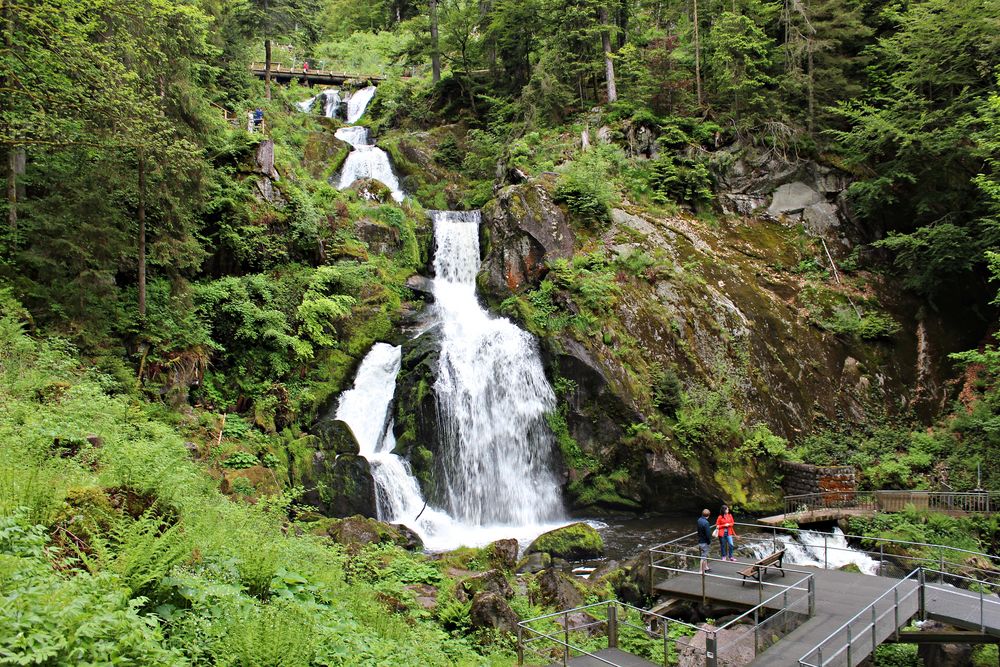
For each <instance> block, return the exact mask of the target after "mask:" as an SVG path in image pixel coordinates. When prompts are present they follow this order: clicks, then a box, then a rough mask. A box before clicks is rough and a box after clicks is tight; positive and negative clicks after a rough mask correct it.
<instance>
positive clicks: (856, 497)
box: [759, 490, 1000, 526]
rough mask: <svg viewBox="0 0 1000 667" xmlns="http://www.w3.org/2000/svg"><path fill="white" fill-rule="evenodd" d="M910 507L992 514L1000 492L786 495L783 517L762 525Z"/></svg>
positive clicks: (999, 501)
mask: <svg viewBox="0 0 1000 667" xmlns="http://www.w3.org/2000/svg"><path fill="white" fill-rule="evenodd" d="M907 507H912V508H914V509H917V510H929V511H932V512H940V513H942V514H949V515H951V516H966V515H969V514H991V513H993V512H996V511H998V510H1000V492H997V491H967V492H958V491H897V490H880V491H827V492H822V493H808V494H802V495H795V496H785V507H784V509H785V511H784V513H783V514H776V515H775V516H769V517H764V518H763V519H759V522H760V523H763V524H765V525H768V526H780V525H782V524H783V523H784V522H786V521H794V522H796V523H798V524H799V525H807V524H811V523H824V522H829V521H837V520H839V519H849V518H851V517H855V516H874V515H875V514H876V513H877V512H901V511H903V510H904V509H906V508H907Z"/></svg>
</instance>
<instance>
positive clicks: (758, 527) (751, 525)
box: [649, 522, 1000, 572]
mask: <svg viewBox="0 0 1000 667" xmlns="http://www.w3.org/2000/svg"><path fill="white" fill-rule="evenodd" d="M735 525H736V526H740V527H743V528H750V529H753V530H757V531H763V532H770V533H771V534H772V535H774V534H777V533H779V532H780V533H783V534H789V535H794V534H795V533H797V532H799V531H801V530H804V529H801V528H785V527H784V526H766V525H764V524H759V523H742V522H737V523H736V524H735ZM809 532H811V533H814V534H817V535H823V536H824V537H834V536H835V534H834V533H830V532H825V531H818V530H814V531H809ZM697 535H698V533H696V532H692V533H688V534H686V535H682V536H680V537H676V538H674V539H672V540H669V541H667V542H663V543H662V544H657V545H655V546H653V547H650V549H649V551H657V550H661V549H663V548H664V547H670V546H673V545H676V544H678V543H680V542H683V541H685V540H690V539H692V538H696V537H697ZM842 537H844V538H845V539H848V540H858V541H864V542H874V543H877V544H896V545H900V546H906V547H930V548H934V549H940V550H943V551H945V552H954V553H959V554H964V555H966V556H975V557H981V558H985V559H986V560H987V561H989V562H991V563H994V564H996V565H997V567H1000V557H997V556H991V555H990V554H987V553H983V552H981V551H972V550H970V549H961V548H959V547H950V546H947V545H944V544H931V543H928V542H911V541H909V540H895V539H892V538H888V537H866V536H864V535H851V534H843V535H842ZM831 548H834V549H837V547H831ZM866 553H874V552H870V551H867V550H866ZM907 558H915V557H909V556H908V557H907ZM927 560H929V559H927ZM935 562H937V563H940V562H942V561H941V559H938V560H937V561H935ZM944 562H945V563H946V564H948V565H955V566H958V567H963V568H966V569H969V568H970V567H971V566H969V565H966V564H964V563H961V562H956V561H944ZM972 569H979V570H981V571H984V572H985V571H987V570H983V569H982V568H972Z"/></svg>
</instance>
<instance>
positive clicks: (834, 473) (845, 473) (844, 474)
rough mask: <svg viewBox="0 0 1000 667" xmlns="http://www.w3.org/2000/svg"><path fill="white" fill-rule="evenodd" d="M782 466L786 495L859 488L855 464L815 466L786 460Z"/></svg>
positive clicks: (782, 486) (782, 484) (782, 485)
mask: <svg viewBox="0 0 1000 667" xmlns="http://www.w3.org/2000/svg"><path fill="white" fill-rule="evenodd" d="M781 467H782V469H783V472H784V474H785V477H784V479H783V480H782V482H781V488H782V490H783V491H784V493H785V495H786V496H797V495H800V494H805V493H826V492H830V491H856V490H857V482H856V480H855V474H854V467H853V466H814V465H809V464H807V463H788V462H786V463H783V464H782V465H781Z"/></svg>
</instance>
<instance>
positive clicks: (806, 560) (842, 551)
mask: <svg viewBox="0 0 1000 667" xmlns="http://www.w3.org/2000/svg"><path fill="white" fill-rule="evenodd" d="M777 540H778V541H779V542H780V543H781V545H780V547H779V548H782V549H784V550H785V560H784V563H785V565H788V566H789V567H793V566H795V565H808V566H810V567H826V569H829V570H836V569H839V568H842V567H844V566H845V565H856V566H857V568H858V570H859V571H861V572H862V573H864V574H878V570H879V564H878V561H877V560H874V559H872V558H871V557H869V556H868V554H866V553H864V552H862V551H858V550H857V549H853V548H852V547H851V546H850V545H848V544H847V537H845V535H844V533H843V531H841V530H840V529H839V528H834V529H833V533H832V534H824V533H818V532H815V531H812V530H800V531H798V534H797V535H787V534H783V535H778V536H777ZM747 548H748V549H750V551H752V552H753V555H754V557H755V558H757V559H758V560H759V559H761V558H763V557H765V556H767V555H769V554H770V553H771V552H772V550H773V548H774V545H773V544H772V542H756V543H750V544H748V545H747Z"/></svg>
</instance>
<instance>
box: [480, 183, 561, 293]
mask: <svg viewBox="0 0 1000 667" xmlns="http://www.w3.org/2000/svg"><path fill="white" fill-rule="evenodd" d="M547 187H551V183H549V182H547V181H530V182H527V183H522V184H519V185H512V186H509V187H507V188H504V189H503V190H501V191H500V192H499V193H498V194H497V196H496V198H495V199H493V200H492V201H491V202H490V203H489V204H487V205H486V206H485V207H484V208H483V212H482V234H483V238H484V243H483V248H484V250H485V257H484V259H483V263H482V266H481V269H480V271H481V273H482V275H483V276H485V280H484V281H482V282H483V283H485V284H484V287H485V288H486V290H487V291H488V292H489V294H490V296H493V297H496V298H498V299H503V298H506V297H507V296H508V295H510V294H511V293H513V292H520V291H522V290H525V289H530V288H531V287H534V286H536V285H537V284H538V283H539V282H540V281H541V279H542V278H544V277H545V274H546V272H547V269H546V266H545V264H546V262H551V261H553V260H556V259H569V258H570V257H572V256H573V244H574V239H575V236H574V234H573V229H572V228H571V227H570V225H569V221H568V220H567V219H566V215H565V214H564V213H563V211H562V209H560V208H559V207H558V206H557V205H556V204H555V203H554V202H553V201H552V197H551V195H550V194H549V191H548V189H547Z"/></svg>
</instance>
